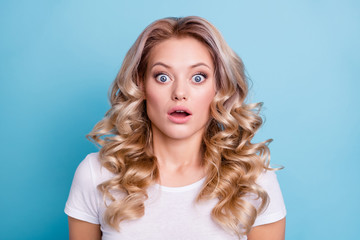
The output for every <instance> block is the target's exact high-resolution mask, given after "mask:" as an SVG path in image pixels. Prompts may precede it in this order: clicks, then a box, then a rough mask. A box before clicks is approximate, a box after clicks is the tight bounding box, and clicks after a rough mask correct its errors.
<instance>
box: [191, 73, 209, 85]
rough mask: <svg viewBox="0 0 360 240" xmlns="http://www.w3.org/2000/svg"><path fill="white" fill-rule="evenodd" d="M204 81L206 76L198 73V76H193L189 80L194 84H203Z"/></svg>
mask: <svg viewBox="0 0 360 240" xmlns="http://www.w3.org/2000/svg"><path fill="white" fill-rule="evenodd" d="M205 79H206V75H205V74H203V73H199V74H196V75H194V76H193V77H192V79H191V80H192V81H193V82H194V83H201V82H203V81H204V80H205Z"/></svg>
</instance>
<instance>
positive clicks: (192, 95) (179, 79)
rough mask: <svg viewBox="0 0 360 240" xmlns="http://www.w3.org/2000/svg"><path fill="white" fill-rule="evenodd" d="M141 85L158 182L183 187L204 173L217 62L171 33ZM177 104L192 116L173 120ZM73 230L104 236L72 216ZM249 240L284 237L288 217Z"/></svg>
mask: <svg viewBox="0 0 360 240" xmlns="http://www.w3.org/2000/svg"><path fill="white" fill-rule="evenodd" d="M196 80H199V82H197V81H196ZM141 87H142V88H143V90H144V93H145V94H144V95H145V97H144V98H145V100H146V107H147V114H148V116H149V119H150V120H151V123H152V125H151V128H152V132H153V146H154V153H155V155H156V157H157V158H158V164H159V172H160V179H159V183H160V184H161V185H163V186H169V187H179V186H185V185H188V184H191V183H194V182H196V181H198V180H199V179H201V178H203V177H204V176H205V172H204V169H203V167H202V164H201V161H202V152H201V143H202V136H203V134H204V131H205V126H206V123H207V121H208V119H209V117H210V114H209V108H210V103H211V101H212V100H213V98H214V96H215V93H216V87H215V78H214V63H213V61H212V58H211V55H210V53H209V51H208V49H207V48H206V46H205V45H203V43H201V42H200V41H198V40H196V39H194V38H191V37H183V38H171V39H168V40H165V41H163V42H161V43H159V44H158V45H156V46H155V47H154V48H153V49H152V50H151V52H150V56H149V63H148V69H147V71H146V74H145V79H144V82H143V83H142V85H141ZM175 106H183V107H186V108H187V109H188V110H189V111H191V113H192V115H191V117H190V120H189V121H187V122H186V123H181V124H179V123H174V122H172V121H171V120H169V117H168V112H169V110H170V109H171V108H173V107H175ZM69 233H70V240H82V239H89V240H99V239H101V230H100V226H99V225H97V224H92V223H88V222H84V221H81V220H77V219H74V218H71V217H69ZM248 239H249V240H283V239H285V218H284V219H282V220H280V221H277V222H274V223H270V224H266V225H261V226H257V227H254V228H253V229H252V230H251V231H250V233H249V234H248Z"/></svg>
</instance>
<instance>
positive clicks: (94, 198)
mask: <svg viewBox="0 0 360 240" xmlns="http://www.w3.org/2000/svg"><path fill="white" fill-rule="evenodd" d="M94 157H95V156H94V154H89V155H87V156H86V158H85V159H84V160H83V161H82V162H81V163H80V164H79V166H78V168H77V169H76V172H75V175H74V179H73V181H72V185H71V189H70V194H69V197H68V199H67V202H66V205H65V213H66V214H67V215H68V216H70V217H73V218H76V219H79V220H82V221H86V222H90V223H94V224H99V223H100V221H99V210H98V206H99V204H98V203H99V192H98V190H97V188H96V185H95V182H94V176H93V169H92V164H91V162H92V161H94Z"/></svg>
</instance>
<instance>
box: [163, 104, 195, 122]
mask: <svg viewBox="0 0 360 240" xmlns="http://www.w3.org/2000/svg"><path fill="white" fill-rule="evenodd" d="M176 111H183V112H186V113H188V114H189V115H187V116H184V117H178V116H173V115H171V113H173V112H176ZM167 115H168V118H169V120H170V121H171V122H173V123H177V124H183V123H186V122H188V121H189V120H190V118H191V116H192V113H191V111H190V110H189V109H188V108H186V107H184V106H175V107H173V108H171V109H170V110H169V111H168V112H167Z"/></svg>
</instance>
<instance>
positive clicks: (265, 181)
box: [253, 170, 286, 226]
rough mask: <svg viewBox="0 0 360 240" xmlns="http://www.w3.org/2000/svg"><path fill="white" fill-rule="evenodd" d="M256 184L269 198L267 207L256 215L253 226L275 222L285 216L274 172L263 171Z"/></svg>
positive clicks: (282, 200)
mask: <svg viewBox="0 0 360 240" xmlns="http://www.w3.org/2000/svg"><path fill="white" fill-rule="evenodd" d="M256 183H257V184H258V185H259V186H261V187H262V188H263V189H264V190H265V191H266V192H267V194H268V196H269V202H268V205H267V207H266V208H265V209H264V210H263V211H262V212H260V213H259V214H258V217H257V218H256V220H255V223H254V225H253V226H257V225H263V224H268V223H272V222H276V221H278V220H280V219H282V218H284V217H285V216H286V208H285V203H284V199H283V196H282V192H281V189H280V184H279V181H278V179H277V175H276V172H275V171H270V170H267V171H264V172H263V173H262V174H261V175H260V176H259V177H258V179H257V181H256Z"/></svg>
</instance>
